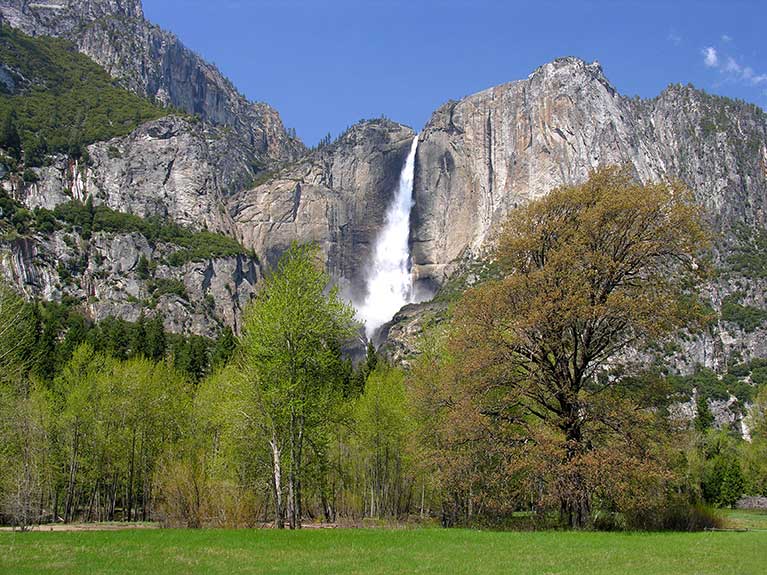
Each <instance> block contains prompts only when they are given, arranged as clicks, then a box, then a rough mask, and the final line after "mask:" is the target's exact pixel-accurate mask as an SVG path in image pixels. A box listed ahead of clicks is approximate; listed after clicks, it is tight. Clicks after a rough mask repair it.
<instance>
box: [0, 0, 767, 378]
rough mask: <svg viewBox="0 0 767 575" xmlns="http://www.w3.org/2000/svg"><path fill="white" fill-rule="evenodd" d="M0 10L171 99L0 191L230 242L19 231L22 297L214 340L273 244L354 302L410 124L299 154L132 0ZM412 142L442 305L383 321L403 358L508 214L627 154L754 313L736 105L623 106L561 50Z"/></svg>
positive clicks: (747, 184)
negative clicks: (228, 248) (741, 260)
mask: <svg viewBox="0 0 767 575" xmlns="http://www.w3.org/2000/svg"><path fill="white" fill-rule="evenodd" d="M0 17H2V19H3V21H4V22H6V23H9V24H10V25H12V26H14V27H17V28H19V29H21V30H22V31H24V32H26V33H28V34H32V35H46V36H48V35H51V36H56V37H61V38H65V39H68V40H70V41H71V42H73V43H74V45H75V46H76V48H77V49H78V50H79V51H81V52H82V53H84V54H86V55H88V56H90V57H91V58H93V59H94V60H95V61H96V62H98V63H99V64H100V65H101V66H103V67H104V68H105V69H106V70H107V71H108V72H109V74H111V75H112V77H114V78H115V79H116V80H117V81H118V82H119V84H120V85H122V86H124V87H125V88H126V89H128V90H130V91H132V92H134V93H137V94H140V95H142V96H144V97H146V98H149V99H151V100H152V101H154V102H156V103H161V104H163V105H167V106H170V108H168V110H167V111H168V115H167V116H165V117H162V118H159V119H155V120H152V121H150V122H147V123H144V124H142V125H140V126H138V127H137V128H136V129H135V130H133V131H132V132H131V133H129V134H127V135H124V136H120V137H117V138H113V139H111V140H108V141H101V142H95V143H92V144H90V145H89V146H88V147H87V161H86V160H83V159H74V158H72V157H70V156H68V155H66V154H58V155H52V156H50V157H48V158H47V160H46V162H45V163H44V165H43V166H41V167H34V168H31V171H32V172H33V173H34V175H33V177H22V173H21V171H20V169H17V170H16V171H14V170H12V169H10V167H9V166H5V167H4V168H3V171H4V172H6V173H5V175H4V179H3V182H2V188H3V189H4V190H5V191H6V193H7V194H9V195H10V196H12V197H13V198H14V199H15V200H16V201H18V202H21V204H23V205H24V206H26V207H27V208H28V209H30V210H33V209H34V208H46V209H48V210H52V209H54V208H55V207H56V206H57V205H62V204H66V203H67V202H70V201H72V200H79V201H82V202H84V201H86V200H87V199H88V198H90V199H91V201H92V202H93V203H94V204H96V205H103V206H108V207H109V208H111V209H112V210H114V211H116V212H121V213H128V214H134V215H136V216H140V217H142V218H157V219H160V220H164V221H171V222H175V223H177V224H180V225H182V226H185V227H187V228H190V229H196V230H209V231H211V232H217V233H219V234H223V235H225V236H228V237H230V238H235V239H236V240H237V241H238V242H239V243H240V244H242V246H243V253H242V254H239V255H237V256H227V257H221V258H219V257H212V258H208V259H205V258H203V259H201V260H200V259H198V260H197V261H190V262H185V263H184V265H183V266H166V267H163V263H162V262H163V261H164V260H167V258H168V254H170V253H172V251H173V249H175V248H173V246H167V245H163V244H162V242H159V243H158V242H151V241H149V240H148V239H147V238H146V237H142V236H141V234H135V233H133V234H125V233H102V234H100V235H99V234H96V235H94V237H93V238H91V239H88V238H83V237H78V236H77V234H72V233H69V236H70V237H69V238H68V239H65V236H66V235H67V234H66V233H64V232H62V231H61V230H58V231H56V232H55V233H52V234H47V235H46V234H41V233H39V232H36V233H35V234H33V235H32V236H31V237H26V238H14V239H13V240H12V241H10V240H9V241H7V242H5V244H4V248H3V250H4V253H5V254H6V259H5V260H4V262H5V263H4V264H3V270H4V272H5V273H6V275H8V276H10V277H12V278H13V279H14V280H15V281H17V283H19V285H23V286H25V289H26V291H27V292H28V293H29V294H30V295H37V296H41V297H46V298H54V299H55V298H60V297H62V296H63V295H70V296H74V297H76V298H79V299H80V300H82V301H83V302H87V303H88V305H89V306H91V309H90V313H91V315H93V316H94V317H103V316H105V315H109V314H115V315H119V316H121V317H126V318H132V317H137V316H138V315H139V314H140V313H141V310H142V309H143V308H142V306H144V305H145V303H146V302H147V301H149V300H151V303H152V305H154V306H155V308H154V309H162V311H163V313H168V314H169V317H172V318H173V319H169V320H168V324H169V326H170V327H172V328H173V329H175V330H179V331H184V330H192V331H195V332H197V333H214V332H215V330H216V329H218V327H219V326H220V325H222V324H223V323H227V324H230V325H234V326H235V327H236V325H237V317H238V313H239V310H240V309H241V306H242V305H243V303H244V302H245V301H246V300H247V298H249V297H250V296H251V295H252V294H253V293H254V292H255V290H257V289H258V288H257V282H258V278H259V277H260V276H261V274H262V273H263V267H264V265H265V264H270V263H273V262H274V261H275V260H276V258H277V257H278V256H279V254H280V253H281V252H282V250H284V249H285V247H286V246H288V245H289V244H290V242H291V241H294V240H298V241H306V240H314V241H317V242H319V244H320V245H321V247H322V249H323V254H324V256H325V258H326V264H327V268H328V271H329V272H330V273H331V275H332V277H333V278H334V279H335V280H336V281H337V282H338V283H339V284H340V285H341V286H342V288H343V289H344V290H345V293H347V294H348V295H349V296H350V297H352V298H355V299H356V300H358V301H359V300H360V299H361V298H362V297H363V296H364V289H365V288H364V284H365V279H366V274H367V271H368V270H367V265H368V262H369V260H370V253H371V246H372V245H373V243H374V241H375V238H376V236H377V234H378V232H379V230H380V228H381V224H382V221H383V217H384V213H385V211H386V207H387V205H388V203H389V202H390V200H391V197H392V194H393V192H394V189H395V187H396V184H397V178H398V175H399V172H400V170H401V167H402V164H403V162H404V158H405V156H406V154H407V151H408V148H409V145H410V142H411V140H412V138H413V135H414V132H413V131H412V130H411V129H410V128H407V127H405V126H402V125H400V124H397V123H396V122H392V121H389V120H383V119H382V120H371V121H366V122H361V123H359V124H357V125H355V126H353V127H352V128H350V129H349V130H348V131H347V132H345V133H344V134H342V135H341V136H340V137H339V138H338V139H337V140H336V141H334V142H332V143H328V144H326V145H323V146H321V147H318V148H316V149H313V150H307V149H306V148H305V147H304V146H303V145H302V144H301V143H300V142H299V141H298V140H297V139H295V138H294V137H292V136H291V135H290V134H289V133H288V131H287V130H285V129H284V127H283V125H282V122H281V121H280V119H279V115H278V114H277V112H276V111H274V110H273V109H272V108H271V107H269V106H268V105H266V104H259V103H251V102H248V101H247V100H246V99H245V98H244V97H243V96H241V95H240V94H239V93H238V92H237V91H236V89H235V88H234V87H233V86H232V84H231V83H230V82H229V81H228V80H226V79H225V78H224V77H223V76H222V75H221V74H220V73H219V72H218V71H217V70H216V69H215V67H213V66H211V65H209V64H207V63H206V62H204V61H203V60H202V59H201V58H199V57H198V56H197V55H195V54H194V53H193V52H191V51H190V50H188V49H187V48H185V47H184V46H183V45H182V44H181V43H180V42H179V40H178V39H177V38H176V37H175V36H173V35H172V34H170V33H168V32H165V31H163V30H161V29H160V28H158V27H156V26H154V25H152V24H151V23H149V22H147V21H146V19H145V18H144V16H143V11H142V9H141V3H140V2H139V1H138V0H133V1H119V0H89V1H80V2H74V1H67V0H50V1H47V2H28V1H22V0H0ZM419 139H420V141H419V147H418V153H417V157H416V167H415V186H414V196H415V207H414V209H413V213H412V217H411V242H412V261H413V270H414V274H415V276H416V278H417V280H418V281H419V282H420V283H421V284H422V285H424V286H426V287H427V288H428V289H438V288H441V295H442V299H438V301H436V302H433V303H430V304H428V305H424V306H411V307H408V308H406V309H404V310H403V311H402V313H401V314H399V315H398V316H397V318H395V321H394V323H393V324H392V325H391V326H389V328H388V329H387V330H385V332H384V336H388V342H387V344H386V345H387V349H389V350H390V351H391V353H392V355H393V356H395V357H397V358H398V359H402V358H406V357H407V356H408V355H409V354H411V353H413V352H414V351H416V350H415V346H414V341H415V338H416V337H417V335H418V334H419V333H420V332H421V331H422V330H423V328H424V326H425V325H426V324H429V323H432V322H434V321H438V320H439V318H440V317H441V310H442V309H444V307H445V305H446V302H447V300H449V297H445V293H446V292H449V291H450V290H455V289H456V288H461V287H465V286H466V285H469V284H471V283H472V282H473V281H476V274H475V272H474V271H473V267H472V266H474V265H475V262H476V261H477V260H478V259H479V258H480V256H481V255H482V254H483V252H484V251H485V250H486V249H487V248H488V246H489V245H491V243H492V239H493V235H494V233H495V231H496V230H497V228H498V224H499V223H500V222H501V221H502V220H503V219H504V217H505V215H506V214H507V213H508V212H509V210H512V209H514V207H516V206H518V205H520V204H521V203H523V202H526V201H529V200H530V199H533V198H536V197H540V196H541V195H543V194H546V193H548V191H549V190H551V189H552V188H554V187H556V186H558V185H562V184H569V183H576V182H580V181H583V180H584V179H585V178H586V177H587V175H588V173H589V170H591V169H593V168H595V167H597V166H599V165H604V164H614V163H622V164H623V163H628V164H630V165H631V166H632V167H633V170H634V172H635V174H636V176H637V178H639V179H640V180H641V181H645V182H649V181H657V180H662V179H669V178H679V179H681V180H682V181H684V182H685V183H686V184H687V185H688V186H689V187H690V188H691V189H692V190H693V192H694V194H695V197H696V199H697V201H698V202H699V203H700V204H701V205H702V206H703V207H704V208H705V213H706V217H707V219H708V220H709V222H710V223H711V225H712V229H713V230H714V231H715V232H716V234H717V237H716V260H717V265H718V266H719V268H720V270H721V271H722V272H723V273H722V274H720V276H719V277H718V278H717V280H716V281H714V282H712V283H711V284H710V285H709V286H708V288H707V298H708V299H709V301H710V303H711V305H712V307H714V308H715V309H717V310H721V309H722V308H723V307H725V306H724V304H725V302H727V301H730V302H731V303H732V302H735V305H736V306H741V308H742V309H744V310H763V309H764V308H765V307H767V303H766V302H765V301H764V295H763V294H764V293H765V289H764V288H765V286H764V285H763V284H764V281H765V280H764V277H761V276H760V277H756V276H754V274H750V272H748V270H744V269H742V267H741V268H739V269H737V270H733V269H730V268H731V267H732V266H731V257H732V255H733V254H735V253H737V252H738V250H739V249H741V248H743V246H744V245H745V246H751V249H752V251H753V249H756V252H757V253H758V252H759V250H760V249H761V248H759V247H758V246H761V245H762V244H761V243H759V241H758V237H759V234H760V230H762V229H763V228H764V226H765V224H767V222H766V221H765V218H767V215H765V202H767V117H766V116H765V113H764V111H763V110H761V109H760V108H758V107H756V106H754V105H751V104H746V103H744V102H739V101H734V100H729V99H726V98H720V97H715V96H711V95H708V94H705V93H704V92H701V91H699V90H696V89H694V88H692V87H689V86H676V85H674V86H670V87H669V88H667V89H666V90H664V92H663V93H661V94H660V95H659V96H657V97H656V98H652V99H647V100H642V99H638V98H627V97H624V96H622V95H620V94H619V93H618V92H617V90H616V89H615V88H614V87H613V86H612V85H611V84H610V82H609V81H608V80H607V78H606V77H605V75H604V73H603V71H602V69H601V67H600V65H599V64H598V63H591V64H589V63H586V62H583V61H581V60H578V59H576V58H562V59H558V60H555V61H553V62H550V63H548V64H545V65H543V66H541V67H540V68H538V69H537V70H535V71H533V73H532V74H530V76H529V77H528V78H526V79H523V80H519V81H515V82H511V83H509V84H504V85H501V86H497V87H494V88H490V89H488V90H485V91H482V92H480V93H478V94H474V95H472V96H468V97H466V98H464V99H462V100H460V101H451V102H448V103H446V104H445V105H443V106H441V107H440V108H439V109H438V110H437V111H435V112H434V114H433V116H432V118H431V119H430V120H429V122H428V123H427V125H426V126H425V128H424V129H423V131H422V132H421V134H420V137H419ZM22 168H23V166H22ZM28 175H29V174H27V176H28ZM753 246H757V248H753ZM83 254H90V255H92V256H93V261H90V260H88V262H87V264H84V265H77V266H71V267H73V269H74V271H75V272H76V273H75V274H74V276H76V279H77V281H72V280H71V279H70V278H68V279H67V282H63V280H62V279H61V277H59V276H60V274H59V273H58V272H57V264H58V263H61V262H67V261H70V260H72V261H74V260H77V258H81V259H82V257H83ZM141 256H144V257H145V258H147V259H152V260H154V261H156V262H157V267H156V268H155V271H154V273H155V275H156V277H153V278H150V279H148V280H147V279H141V278H138V279H137V278H136V277H134V275H133V274H134V272H135V266H136V265H138V264H137V262H138V261H139V260H140V259H141ZM78 274H79V275H78ZM89 274H90V275H89ZM70 275H72V274H70ZM171 279H178V280H180V281H181V282H182V283H183V284H184V286H185V293H186V295H187V296H188V297H189V299H188V300H183V298H182V301H181V302H178V301H175V300H173V298H174V297H175V296H174V294H173V293H166V294H163V296H162V297H165V298H168V301H170V300H173V301H175V303H173V304H170V303H169V304H168V305H170V306H171V307H173V306H175V307H173V309H164V308H162V306H163V305H165V304H163V303H162V302H161V301H158V299H157V298H153V297H152V289H151V288H153V287H154V286H155V284H156V282H157V281H158V280H171ZM152 281H154V282H155V284H151V283H147V282H152ZM176 291H179V290H176ZM458 291H459V289H458ZM208 296H210V297H208ZM179 297H180V296H179ZM728 298H729V299H728ZM733 298H735V299H737V301H735V299H733ZM159 299H162V298H159ZM142 302H143V303H142ZM184 302H186V304H184ZM200 302H205V306H202V304H201V303H200ZM176 304H178V305H176ZM187 304H188V305H187ZM764 335H765V333H764V326H763V325H761V324H759V325H757V326H753V325H749V326H747V329H746V328H745V327H744V326H743V325H740V324H738V322H737V321H734V320H732V318H730V319H728V318H727V317H724V316H723V317H722V318H721V319H720V320H719V321H718V322H717V324H716V326H714V327H713V328H712V329H711V331H710V332H709V333H708V334H707V335H706V336H705V337H703V338H697V339H693V340H690V341H689V342H687V343H686V344H685V346H684V348H685V349H684V350H683V351H682V352H680V353H678V354H677V356H676V359H675V360H674V361H676V362H677V363H678V365H679V366H680V368H682V369H684V368H689V367H690V366H692V365H694V364H695V363H702V364H705V365H709V366H711V367H721V366H722V365H723V364H724V363H725V362H726V361H727V360H728V358H730V357H732V356H733V355H734V354H739V355H740V356H741V357H744V358H747V357H752V356H765V355H766V354H767V344H766V343H765V342H767V338H765V337H764Z"/></svg>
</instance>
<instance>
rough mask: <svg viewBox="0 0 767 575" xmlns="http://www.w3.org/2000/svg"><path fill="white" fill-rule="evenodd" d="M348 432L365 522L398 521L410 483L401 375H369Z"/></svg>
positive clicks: (392, 371) (387, 370)
mask: <svg viewBox="0 0 767 575" xmlns="http://www.w3.org/2000/svg"><path fill="white" fill-rule="evenodd" d="M353 416H354V431H355V434H354V435H355V438H356V448H357V454H356V455H357V456H356V457H355V458H354V459H355V463H358V464H361V467H362V471H363V480H364V485H365V490H364V491H365V492H366V493H369V494H370V495H369V497H366V500H367V501H369V505H366V507H367V513H366V514H367V515H368V516H369V517H385V516H390V517H398V516H399V515H401V514H402V513H404V512H405V511H406V506H407V504H408V503H409V501H410V496H411V490H412V483H411V482H410V481H408V477H407V475H406V473H407V470H408V468H409V465H408V461H407V459H408V454H407V441H408V437H409V435H410V432H411V426H412V418H411V417H410V412H409V406H408V404H407V396H406V391H405V382H404V373H403V372H402V371H401V370H400V369H397V368H393V367H389V366H386V365H383V366H381V367H379V368H378V369H376V370H374V371H373V372H372V373H370V374H369V376H368V379H367V384H366V385H365V391H364V393H363V394H362V395H361V396H360V397H359V398H358V399H357V400H356V402H355V405H354V412H353Z"/></svg>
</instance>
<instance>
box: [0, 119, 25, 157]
mask: <svg viewBox="0 0 767 575" xmlns="http://www.w3.org/2000/svg"><path fill="white" fill-rule="evenodd" d="M1 136H2V141H0V146H2V147H3V148H5V149H6V150H8V153H10V155H11V157H12V158H14V159H16V160H20V159H21V137H20V136H19V130H18V128H17V126H16V112H15V111H13V110H11V111H10V113H8V114H7V115H6V116H5V122H3V132H2V135H1Z"/></svg>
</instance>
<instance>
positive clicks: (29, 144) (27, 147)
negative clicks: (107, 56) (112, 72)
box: [0, 25, 168, 167]
mask: <svg viewBox="0 0 767 575" xmlns="http://www.w3.org/2000/svg"><path fill="white" fill-rule="evenodd" d="M0 61H2V62H3V64H4V66H5V70H6V77H5V79H4V81H3V82H1V83H0V126H1V127H2V131H0V140H2V141H0V147H2V148H4V149H5V150H7V151H8V153H9V154H10V156H11V159H12V160H14V161H23V162H24V163H25V165H26V166H27V167H30V166H40V165H42V164H43V162H44V159H45V156H46V155H47V154H53V153H65V154H69V155H70V156H72V157H76V158H79V157H81V156H82V155H83V154H84V153H85V146H87V145H88V144H91V143H93V142H97V141H104V140H109V139H110V138H114V137H117V136H123V135H125V134H128V133H130V132H131V131H132V130H134V129H135V128H136V127H138V126H139V125H140V124H142V123H143V122H146V121H148V120H152V119H155V118H159V117H161V116H164V115H167V114H168V110H165V109H163V108H162V107H159V106H156V105H154V104H152V103H151V102H149V101H148V100H146V99H144V98H141V97H139V96H137V95H135V94H133V93H131V92H129V91H128V90H126V89H124V88H121V87H119V86H118V85H117V83H116V81H115V80H113V79H112V78H111V77H110V76H109V74H107V72H106V71H105V70H104V69H103V68H101V67H100V66H99V65H98V64H96V63H95V62H93V61H92V60H91V59H90V58H88V57H87V56H85V55H83V54H80V53H79V52H78V51H77V49H76V47H75V46H74V45H72V44H71V43H70V42H68V41H66V40H62V39H58V38H48V37H30V36H26V35H24V34H22V33H21V32H19V31H18V30H14V29H13V28H10V27H9V26H5V25H4V26H2V27H1V28H0Z"/></svg>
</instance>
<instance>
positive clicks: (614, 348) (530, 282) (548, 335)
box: [452, 167, 706, 527]
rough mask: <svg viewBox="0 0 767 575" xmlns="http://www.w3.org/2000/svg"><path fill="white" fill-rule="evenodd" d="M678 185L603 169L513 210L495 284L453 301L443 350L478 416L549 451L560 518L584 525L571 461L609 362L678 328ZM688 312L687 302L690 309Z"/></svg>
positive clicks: (685, 259)
mask: <svg viewBox="0 0 767 575" xmlns="http://www.w3.org/2000/svg"><path fill="white" fill-rule="evenodd" d="M691 200H692V198H691V196H690V194H689V192H688V191H687V190H686V189H684V188H683V187H682V186H681V185H680V184H677V183H670V184H668V183H659V184H649V185H645V186H643V185H640V184H638V183H636V182H635V181H634V180H633V179H632V177H631V175H630V171H629V169H628V168H623V169H621V168H615V167H608V168H603V169H600V170H598V171H596V172H594V173H592V174H591V176H590V178H589V180H588V181H587V182H586V183H584V184H582V185H578V186H566V187H562V188H558V189H556V190H553V191H552V192H551V193H550V194H549V195H548V196H546V197H544V198H542V199H540V200H537V201H534V202H531V203H530V204H528V205H527V206H525V207H522V208H520V209H518V210H516V211H514V212H513V213H512V215H511V217H510V218H509V220H508V222H507V224H506V226H505V228H504V229H503V232H502V233H501V235H500V237H499V238H498V242H497V249H496V251H495V256H494V259H495V262H496V263H497V264H498V266H499V268H500V269H501V271H502V272H503V276H504V277H503V279H501V280H497V281H489V282H487V283H486V284H484V285H481V286H479V287H477V288H475V289H472V290H470V291H469V292H467V294H466V295H465V296H464V298H463V300H462V301H461V303H460V304H459V306H458V308H457V310H456V319H455V329H454V335H453V339H452V345H453V348H454V352H455V353H456V354H457V355H458V356H459V357H460V358H461V361H460V364H461V369H462V372H463V374H464V375H465V376H466V377H467V378H470V379H471V380H472V381H474V382H476V383H475V384H474V385H477V388H476V389H475V393H476V394H478V395H482V396H484V397H486V398H488V406H487V410H486V413H488V414H492V415H493V416H494V417H496V418H497V419H499V420H504V421H518V422H520V423H526V422H527V420H528V419H529V418H530V417H532V418H534V419H536V420H538V422H539V423H540V424H541V425H543V428H544V431H545V432H546V433H545V434H544V435H546V436H547V437H549V438H555V441H556V442H558V445H559V452H560V453H561V461H562V464H563V466H564V468H563V469H566V470H567V474H568V476H567V477H568V485H567V488H566V489H564V490H563V491H562V492H561V493H560V497H559V498H560V513H561V515H562V517H563V519H565V520H567V521H568V522H569V524H570V525H572V526H575V527H580V526H583V525H585V524H586V523H587V522H588V521H589V520H590V497H589V488H588V485H587V477H586V476H585V474H584V473H582V471H581V470H580V465H578V464H575V462H578V461H582V460H583V457H584V455H585V454H587V452H588V451H589V450H590V449H591V446H592V445H593V442H594V441H595V439H594V437H593V436H589V433H591V432H592V430H593V429H594V426H593V425H592V424H593V423H595V422H596V423H598V422H600V420H602V422H606V420H604V418H603V417H602V414H607V413H609V412H610V410H605V409H597V408H596V405H597V400H599V399H601V397H602V395H603V392H604V390H608V389H614V388H617V387H620V386H621V385H622V384H624V383H625V381H626V378H625V377H621V375H620V374H619V373H617V371H616V370H615V369H614V370H613V373H610V372H608V370H607V366H608V365H610V364H612V367H613V368H615V367H616V365H615V364H616V358H618V357H619V356H620V354H622V353H623V352H626V351H628V350H629V349H632V348H638V347H641V346H642V345H643V344H644V343H645V342H649V341H652V340H655V339H658V338H662V337H664V336H666V335H667V334H669V333H671V332H673V331H674V330H676V329H679V328H682V327H683V326H686V325H689V324H690V323H691V322H692V320H693V319H694V318H695V317H697V315H698V309H697V306H695V305H694V304H693V305H691V304H690V297H689V294H690V293H691V290H690V287H691V286H692V285H694V283H695V281H696V280H697V278H698V277H699V276H700V272H701V267H700V265H699V263H698V262H697V261H696V258H695V256H696V255H697V253H698V251H699V250H700V249H701V247H702V246H703V245H704V244H705V241H706V234H705V232H704V230H703V227H702V224H701V223H700V216H699V212H700V211H699V209H698V208H696V207H694V206H693V204H692V201H691ZM693 301H694V300H693Z"/></svg>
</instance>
